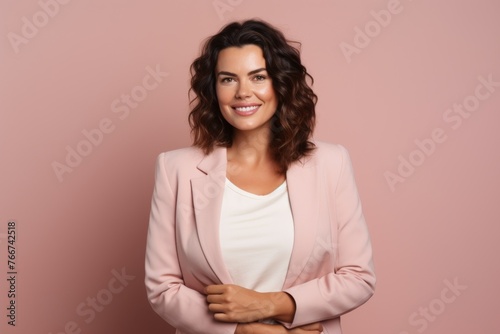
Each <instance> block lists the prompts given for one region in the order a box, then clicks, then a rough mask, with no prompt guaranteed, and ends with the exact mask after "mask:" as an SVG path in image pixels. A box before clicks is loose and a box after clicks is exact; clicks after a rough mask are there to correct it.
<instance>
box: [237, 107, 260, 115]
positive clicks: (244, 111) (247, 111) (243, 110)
mask: <svg viewBox="0 0 500 334" xmlns="http://www.w3.org/2000/svg"><path fill="white" fill-rule="evenodd" d="M259 107H260V106H259V105H255V106H247V107H233V110H234V111H236V113H237V114H239V115H251V114H253V113H254V112H256V111H257V109H259Z"/></svg>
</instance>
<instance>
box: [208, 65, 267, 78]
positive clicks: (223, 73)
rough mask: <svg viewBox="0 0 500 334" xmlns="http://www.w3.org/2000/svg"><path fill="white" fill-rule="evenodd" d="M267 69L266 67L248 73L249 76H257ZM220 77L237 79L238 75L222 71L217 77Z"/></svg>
mask: <svg viewBox="0 0 500 334" xmlns="http://www.w3.org/2000/svg"><path fill="white" fill-rule="evenodd" d="M265 70H266V69H265V68H264V67H262V68H258V69H256V70H253V71H250V72H248V75H252V74H255V73H259V72H262V71H265ZM219 75H227V76H230V77H237V75H236V74H234V73H231V72H226V71H220V72H219V73H217V76H219Z"/></svg>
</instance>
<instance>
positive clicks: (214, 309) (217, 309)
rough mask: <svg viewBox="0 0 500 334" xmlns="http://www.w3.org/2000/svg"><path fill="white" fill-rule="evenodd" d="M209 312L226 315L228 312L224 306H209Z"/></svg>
mask: <svg viewBox="0 0 500 334" xmlns="http://www.w3.org/2000/svg"><path fill="white" fill-rule="evenodd" d="M208 310H209V311H210V312H212V313H224V312H225V311H226V309H225V307H224V305H221V304H208Z"/></svg>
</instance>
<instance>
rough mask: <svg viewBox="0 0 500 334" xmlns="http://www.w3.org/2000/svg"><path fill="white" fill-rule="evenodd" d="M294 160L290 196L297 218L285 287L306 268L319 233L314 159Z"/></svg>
mask: <svg viewBox="0 0 500 334" xmlns="http://www.w3.org/2000/svg"><path fill="white" fill-rule="evenodd" d="M306 159H307V161H306V162H295V163H293V164H292V165H291V166H290V167H289V169H288V171H287V173H286V179H287V181H286V182H287V186H288V197H289V199H290V206H291V208H292V215H293V222H294V232H295V235H294V245H293V250H292V255H291V258H290V264H289V266H288V272H287V275H286V279H285V282H284V285H283V288H284V289H286V288H289V287H290V286H292V285H293V283H294V282H295V280H296V279H297V278H298V277H299V275H300V274H301V273H302V272H303V271H304V269H305V265H306V264H307V261H308V260H309V258H310V256H311V252H312V251H313V249H314V246H315V242H316V235H317V224H318V212H319V202H320V201H319V199H318V190H317V189H318V185H317V178H316V174H315V173H316V168H312V167H313V166H314V164H315V160H314V159H312V158H310V157H307V158H306Z"/></svg>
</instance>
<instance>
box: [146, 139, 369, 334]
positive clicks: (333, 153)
mask: <svg viewBox="0 0 500 334" xmlns="http://www.w3.org/2000/svg"><path fill="white" fill-rule="evenodd" d="M316 145H317V148H316V150H315V151H313V154H312V155H310V156H308V157H306V158H304V159H302V160H301V161H300V162H295V163H294V164H293V165H291V166H290V168H289V169H288V171H287V173H286V179H287V187H288V192H289V198H290V205H291V208H292V214H293V219H294V229H295V237H294V238H295V239H294V245H293V250H292V256H291V259H290V263H289V267H288V273H287V276H286V280H285V283H284V286H283V291H286V292H287V293H289V294H290V295H291V296H292V297H293V298H294V300H295V303H296V312H295V317H294V320H293V323H291V324H285V325H286V326H287V327H295V326H300V325H303V324H307V323H312V322H317V321H321V322H322V325H323V328H324V333H328V334H340V333H342V330H341V327H340V315H342V314H344V313H346V312H349V311H351V310H353V309H355V308H356V307H358V306H360V305H361V304H363V303H364V302H366V301H367V300H368V299H369V298H370V297H371V296H372V294H373V292H374V288H375V274H374V269H373V262H372V249H371V242H370V236H369V233H368V229H367V226H366V223H365V220H364V217H363V213H362V210H361V203H360V200H359V197H358V192H357V189H356V184H355V181H354V174H353V170H352V166H351V161H350V159H349V155H348V153H347V151H346V149H345V148H344V147H342V146H340V145H335V144H327V143H322V142H316ZM226 163H227V158H226V149H225V148H216V149H215V150H214V152H212V153H211V154H209V155H206V156H205V155H204V154H203V153H202V152H201V150H199V149H198V148H194V147H189V148H183V149H179V150H175V151H170V152H165V153H162V154H160V155H159V157H158V160H157V165H156V181H155V189H154V193H153V199H152V205H151V215H150V222H149V231H148V241H147V250H146V280H145V283H146V288H147V294H148V298H149V301H150V303H151V305H152V307H153V308H154V310H155V311H156V312H157V313H158V314H159V315H160V316H161V317H162V318H164V319H165V320H166V321H167V322H168V323H169V324H170V325H172V326H173V327H175V328H177V332H176V333H177V334H187V333H190V334H195V333H203V334H223V333H224V334H226V333H227V334H233V333H234V331H235V328H236V324H233V323H222V322H217V321H215V320H213V316H212V313H211V312H209V311H208V308H207V303H206V300H205V295H204V294H203V290H204V288H205V286H207V285H211V284H223V283H224V284H229V283H232V281H231V277H230V275H229V273H228V270H227V268H226V267H225V265H224V261H223V258H222V254H221V250H220V246H219V245H220V243H219V229H218V224H219V218H220V210H221V204H222V195H223V190H224V182H225V177H226ZM276 237H277V238H279V236H276Z"/></svg>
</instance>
